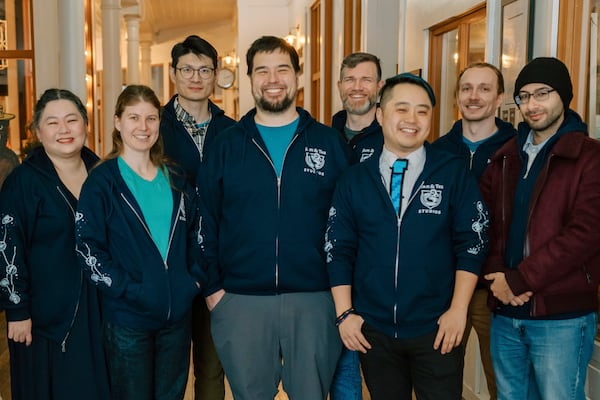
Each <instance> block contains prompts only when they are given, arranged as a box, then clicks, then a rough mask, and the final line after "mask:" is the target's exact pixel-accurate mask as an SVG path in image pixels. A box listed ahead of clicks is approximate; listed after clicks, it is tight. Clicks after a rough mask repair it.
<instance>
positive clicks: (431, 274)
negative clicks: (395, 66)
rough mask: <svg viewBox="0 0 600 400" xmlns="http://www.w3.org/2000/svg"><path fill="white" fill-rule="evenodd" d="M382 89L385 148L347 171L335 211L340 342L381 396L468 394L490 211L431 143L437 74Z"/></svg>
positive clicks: (333, 274)
mask: <svg viewBox="0 0 600 400" xmlns="http://www.w3.org/2000/svg"><path fill="white" fill-rule="evenodd" d="M380 98H381V100H380V103H381V107H380V108H379V109H378V110H377V120H378V121H379V123H380V125H381V127H382V130H383V137H384V146H383V150H382V152H381V155H380V156H379V157H371V158H369V159H368V160H366V161H364V162H362V163H360V164H357V165H355V166H353V167H351V168H350V169H349V170H348V172H347V173H346V174H344V176H343V177H342V178H341V179H340V181H339V183H338V185H337V187H336V190H335V193H334V197H333V201H332V207H331V209H330V211H329V221H328V224H327V234H326V242H325V249H326V250H327V252H328V254H327V261H328V272H329V279H330V284H331V290H332V293H333V297H334V300H335V307H336V313H337V315H338V317H337V320H336V322H337V325H338V328H339V332H340V336H341V338H342V341H343V342H344V345H345V346H346V347H347V348H348V349H349V350H357V351H359V352H361V353H360V362H361V366H362V369H363V373H364V377H365V381H366V384H367V387H368V389H369V392H370V393H371V398H372V399H373V400H384V399H410V398H411V392H412V390H413V389H414V391H415V393H416V395H417V398H428V399H452V400H460V399H461V395H462V371H463V364H464V358H463V354H464V352H463V348H462V346H461V340H462V336H463V333H464V329H465V324H466V318H467V309H468V305H469V300H470V299H471V295H472V294H473V290H474V288H475V284H476V283H477V279H478V274H479V271H480V268H481V265H482V264H483V262H484V261H485V256H486V250H487V236H486V230H487V225H488V219H487V209H486V207H485V205H484V203H483V200H482V198H481V195H480V193H479V189H478V187H477V182H476V180H475V178H474V177H473V176H472V175H471V173H470V171H468V170H467V168H465V166H464V160H462V158H461V157H459V156H457V155H454V154H451V153H449V152H446V151H443V150H439V149H437V148H433V147H432V146H430V145H429V144H428V143H426V142H425V141H426V138H427V136H428V135H429V132H430V127H431V118H432V114H433V107H434V105H435V96H434V94H433V91H432V89H431V87H430V86H429V84H428V83H427V82H426V81H425V80H423V79H421V78H420V77H418V76H415V75H412V74H400V75H398V76H395V77H392V78H389V79H387V80H386V83H385V85H384V86H383V88H382V89H381V95H380ZM399 177H401V178H402V179H401V180H399V179H398V178H399ZM400 181H401V182H400Z"/></svg>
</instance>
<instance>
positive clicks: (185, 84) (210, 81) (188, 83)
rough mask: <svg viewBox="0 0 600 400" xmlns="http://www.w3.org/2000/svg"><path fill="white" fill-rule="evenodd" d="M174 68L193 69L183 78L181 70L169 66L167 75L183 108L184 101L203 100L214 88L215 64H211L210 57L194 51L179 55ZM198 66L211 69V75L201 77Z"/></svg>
mask: <svg viewBox="0 0 600 400" xmlns="http://www.w3.org/2000/svg"><path fill="white" fill-rule="evenodd" d="M175 67H176V68H185V67H189V68H192V69H194V70H196V71H194V73H193V75H192V77H191V78H188V79H186V78H184V77H183V76H182V74H181V71H179V70H177V69H175V68H173V67H172V68H171V69H170V71H169V75H170V77H171V81H172V82H173V84H174V85H175V91H176V92H177V94H178V95H179V102H180V103H181V104H182V106H183V107H184V108H185V103H186V102H195V101H205V100H206V99H208V98H209V97H210V95H211V94H212V93H213V91H214V89H215V81H216V74H215V71H214V68H215V66H214V65H213V62H212V60H211V59H210V57H207V56H205V55H204V54H199V55H196V54H194V53H188V54H185V55H183V56H181V57H179V60H178V61H177V65H176V66H175ZM200 68H210V69H213V72H212V75H211V76H210V77H209V78H207V79H203V78H201V77H200V74H199V73H198V72H197V71H198V70H199V69H200Z"/></svg>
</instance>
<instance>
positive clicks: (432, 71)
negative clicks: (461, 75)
mask: <svg viewBox="0 0 600 400" xmlns="http://www.w3.org/2000/svg"><path fill="white" fill-rule="evenodd" d="M482 17H483V18H486V3H481V4H478V5H476V6H475V7H472V8H470V9H469V10H467V11H465V12H463V13H461V14H458V15H455V16H453V17H451V18H449V19H447V20H444V21H442V22H440V23H438V24H435V25H433V26H432V27H430V28H429V65H428V68H429V69H428V70H429V76H428V81H429V84H430V85H431V88H432V89H433V92H434V93H435V96H436V98H438V99H440V93H441V88H442V75H441V70H442V65H443V62H442V60H441V57H439V54H441V53H442V45H443V42H442V39H443V35H444V34H445V33H447V32H450V31H453V30H455V29H458V43H459V45H458V51H459V52H458V71H462V70H463V69H464V68H465V67H467V65H466V63H467V54H468V49H469V46H468V42H469V25H470V24H471V23H472V22H474V21H479V20H481V18H482ZM454 107H455V108H456V104H455V106H454ZM440 108H441V106H440V105H439V104H438V106H437V107H434V110H433V121H432V124H431V132H430V133H429V138H428V141H429V142H433V141H434V140H435V139H437V138H438V137H439V136H440V132H439V130H440ZM457 110H458V109H457ZM457 110H456V111H455V112H456V113H457ZM457 115H458V114H457Z"/></svg>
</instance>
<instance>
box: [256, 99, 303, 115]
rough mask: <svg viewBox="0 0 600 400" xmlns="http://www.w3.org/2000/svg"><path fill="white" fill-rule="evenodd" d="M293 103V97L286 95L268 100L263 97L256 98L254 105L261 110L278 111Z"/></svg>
mask: <svg viewBox="0 0 600 400" xmlns="http://www.w3.org/2000/svg"><path fill="white" fill-rule="evenodd" d="M293 103H294V98H292V97H291V96H286V97H285V98H284V99H283V100H281V101H277V102H274V103H273V102H270V101H268V100H267V99H265V98H264V97H260V98H258V99H256V106H257V107H258V108H260V109H261V110H263V111H268V112H272V113H278V112H282V111H285V110H287V109H288V108H289V107H290V106H291V105H292V104H293Z"/></svg>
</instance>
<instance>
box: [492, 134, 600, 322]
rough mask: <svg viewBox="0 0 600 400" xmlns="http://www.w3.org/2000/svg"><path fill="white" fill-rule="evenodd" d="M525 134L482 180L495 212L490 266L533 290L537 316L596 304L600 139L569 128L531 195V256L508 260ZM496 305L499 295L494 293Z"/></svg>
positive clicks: (514, 286)
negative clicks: (517, 261) (516, 261)
mask: <svg viewBox="0 0 600 400" xmlns="http://www.w3.org/2000/svg"><path fill="white" fill-rule="evenodd" d="M520 170H521V159H520V157H519V151H518V144H517V138H513V139H511V140H509V141H508V142H507V143H506V144H505V145H504V146H503V147H502V148H500V149H499V150H498V151H497V152H496V154H495V155H494V157H493V158H492V160H491V163H490V165H489V166H488V168H487V169H486V171H485V173H484V175H483V177H482V180H481V191H482V194H483V196H484V198H485V200H486V202H487V204H488V207H489V212H490V231H489V235H490V254H489V257H488V259H487V261H486V264H485V265H484V268H483V273H482V276H483V275H484V274H487V273H491V272H504V273H505V274H506V279H507V282H508V285H509V286H510V288H511V290H512V292H513V293H514V294H521V293H524V292H526V291H528V290H530V291H532V292H533V297H532V299H531V300H530V301H532V305H531V313H532V316H533V317H543V316H547V315H554V314H561V313H569V312H581V311H596V310H597V309H598V295H597V288H598V282H600V142H598V141H596V140H594V139H591V138H589V137H587V136H586V135H585V134H584V133H583V132H568V133H566V134H564V135H562V136H561V137H560V138H559V139H558V140H557V142H556V143H555V144H554V146H553V147H552V149H550V152H549V154H548V157H547V160H546V162H545V165H544V166H543V168H542V170H541V171H540V174H539V176H538V179H537V181H536V183H535V187H534V189H533V192H532V194H531V201H530V205H529V218H528V222H527V239H526V245H525V249H524V252H525V255H524V258H523V261H522V262H521V263H520V264H519V266H518V268H517V269H516V270H513V269H509V268H507V267H506V266H505V264H504V254H505V249H506V241H507V238H508V233H509V229H510V223H511V218H512V211H513V209H512V208H513V201H514V195H515V187H516V183H517V180H518V179H519V172H520ZM489 300H490V301H489V302H488V304H489V306H490V308H491V309H492V310H494V309H495V308H496V306H497V305H498V300H497V299H496V298H494V297H493V296H492V295H491V294H490V296H489Z"/></svg>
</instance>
